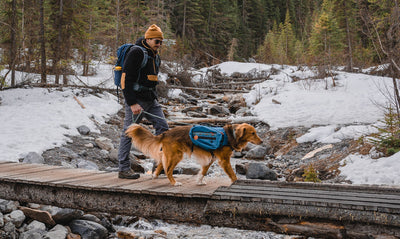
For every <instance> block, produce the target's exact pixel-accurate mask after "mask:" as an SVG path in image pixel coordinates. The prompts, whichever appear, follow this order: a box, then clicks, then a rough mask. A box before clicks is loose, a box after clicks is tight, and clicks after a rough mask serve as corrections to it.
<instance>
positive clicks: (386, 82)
mask: <svg viewBox="0 0 400 239" xmlns="http://www.w3.org/2000/svg"><path fill="white" fill-rule="evenodd" d="M95 67H96V68H97V75H95V76H91V77H81V76H78V78H79V80H78V78H77V77H75V76H71V77H70V81H72V82H76V84H82V83H80V82H82V81H83V82H84V83H85V84H87V85H98V84H100V83H102V86H103V87H108V88H113V87H114V86H113V77H112V66H111V65H108V64H101V63H99V64H97V65H96V66H95ZM213 67H219V68H220V69H221V73H222V74H226V75H230V74H232V73H234V72H239V73H249V72H250V73H253V74H254V73H260V72H262V71H269V70H270V69H271V68H275V69H277V70H278V71H276V72H277V73H276V74H274V75H271V76H270V80H268V81H265V82H263V83H260V84H257V85H255V86H254V87H253V89H252V91H251V92H250V93H248V94H246V95H244V97H245V99H246V101H247V104H248V105H251V106H252V107H251V108H252V111H253V113H254V114H255V115H256V117H257V118H258V119H259V120H260V121H264V122H266V123H268V124H269V125H271V127H272V128H280V127H288V126H308V127H309V126H313V125H318V126H316V127H313V128H312V129H311V130H310V131H309V132H308V133H307V134H305V135H303V136H301V137H300V138H298V139H297V140H298V142H314V141H315V142H321V143H334V142H339V141H340V140H342V139H345V138H355V139H357V138H359V137H360V136H362V135H366V134H370V133H372V132H376V128H374V127H373V126H374V125H377V124H378V122H379V120H381V119H383V111H382V107H379V105H385V104H386V103H387V96H388V95H387V94H385V93H382V92H386V91H385V89H386V88H388V89H389V91H390V87H391V79H390V78H386V77H378V76H370V75H367V74H355V73H346V72H342V71H337V72H335V73H337V75H336V80H335V82H336V85H337V86H336V87H333V86H332V79H331V78H326V79H310V78H309V77H310V76H314V75H315V72H313V71H312V70H309V69H304V68H299V67H294V66H280V65H265V64H256V63H238V62H225V63H222V64H219V65H216V66H213ZM206 71H207V69H206V68H205V69H200V70H198V71H196V74H197V75H200V76H201V74H203V75H204V74H205V73H206ZM0 74H3V75H4V74H5V70H3V71H2V72H1V73H0ZM17 77H18V81H19V82H20V81H24V80H26V79H33V80H34V81H39V75H34V74H26V73H18V74H17ZM163 78H165V76H164V75H162V76H161V79H163ZM294 78H302V79H307V80H300V81H293V79H294ZM50 80H52V78H51V77H50ZM7 81H9V76H8V78H7ZM177 93H179V90H178V91H174V93H173V94H177ZM173 94H172V95H173ZM0 97H1V104H0V122H1V126H0V161H17V160H18V158H21V157H23V156H24V155H26V154H27V153H29V152H31V151H35V152H37V153H39V154H40V153H42V152H43V151H45V150H47V149H50V148H53V147H56V146H60V145H61V144H63V143H65V142H66V141H67V140H68V137H66V136H65V135H76V134H78V131H77V129H76V128H77V127H78V126H80V125H87V126H88V127H89V128H91V130H92V131H97V130H98V129H97V128H96V124H95V123H93V121H92V119H95V120H96V121H97V122H100V123H102V122H104V121H105V120H106V119H107V118H109V117H110V115H112V114H114V113H116V112H117V111H118V110H119V109H120V105H119V104H118V103H117V98H116V97H115V96H113V95H111V94H109V93H103V94H100V95H97V96H94V95H91V94H82V91H81V90H78V89H64V90H62V91H60V90H57V89H38V88H26V89H12V90H5V91H0ZM78 101H79V102H81V103H82V104H83V105H84V107H85V108H82V107H81V105H80V104H79V103H78ZM277 102H278V103H277ZM338 128H340V130H337V129H338ZM340 170H341V172H342V175H343V176H345V177H347V179H348V180H351V181H352V182H353V183H356V184H388V185H392V184H394V185H398V184H399V183H400V177H399V176H400V153H397V154H395V155H393V156H391V157H388V158H380V159H371V158H370V157H369V156H361V155H350V156H348V157H347V158H345V159H344V160H343V167H341V168H340Z"/></svg>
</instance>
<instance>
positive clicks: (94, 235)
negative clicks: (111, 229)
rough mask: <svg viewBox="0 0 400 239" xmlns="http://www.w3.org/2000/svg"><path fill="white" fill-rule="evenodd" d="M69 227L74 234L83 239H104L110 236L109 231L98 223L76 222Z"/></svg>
mask: <svg viewBox="0 0 400 239" xmlns="http://www.w3.org/2000/svg"><path fill="white" fill-rule="evenodd" d="M69 227H70V228H71V231H72V232H73V233H76V234H79V235H81V237H82V239H103V238H107V235H108V232H107V229H106V228H105V227H103V226H102V225H100V224H99V223H97V222H92V221H85V220H74V221H72V222H71V223H70V224H69Z"/></svg>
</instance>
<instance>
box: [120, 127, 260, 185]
mask: <svg viewBox="0 0 400 239" xmlns="http://www.w3.org/2000/svg"><path fill="white" fill-rule="evenodd" d="M191 127H192V126H190V125H188V126H177V127H175V128H172V129H170V130H167V131H165V132H164V133H162V134H160V135H158V136H155V135H153V134H152V133H151V132H150V131H149V130H147V129H146V128H144V127H142V126H140V125H138V124H132V125H131V126H129V128H128V129H127V130H126V132H125V133H126V135H127V136H129V137H130V138H132V143H133V144H134V145H135V147H136V148H137V149H138V150H140V151H142V152H143V153H144V154H145V155H147V156H149V157H151V158H154V159H155V160H156V161H157V163H158V166H157V168H156V170H155V171H154V173H153V178H157V177H158V175H159V174H160V173H161V170H162V169H164V171H165V174H166V175H167V177H168V179H169V181H170V182H171V184H172V185H174V186H180V185H182V184H181V183H179V182H177V181H175V179H174V177H173V176H172V172H173V170H174V168H175V167H176V165H177V164H178V163H179V162H180V161H181V160H182V159H183V156H184V155H185V154H186V155H188V156H189V157H191V156H194V157H195V159H196V161H197V162H198V163H199V164H200V165H201V166H202V170H200V172H199V174H198V179H197V184H198V185H204V184H205V182H204V176H205V175H206V173H207V171H208V169H209V168H210V166H211V164H212V163H213V162H214V161H215V160H216V159H218V164H219V165H220V166H221V167H222V168H223V169H224V171H225V173H226V174H227V175H228V176H229V178H230V179H231V180H232V182H234V181H236V180H237V177H236V174H235V172H234V171H233V169H232V166H231V163H230V158H231V155H232V151H233V150H236V151H241V150H242V149H243V148H244V147H246V145H247V143H248V142H251V143H253V144H261V143H262V140H261V139H260V137H258V135H257V132H256V130H255V128H254V127H253V126H251V125H249V124H246V123H243V124H227V125H225V126H224V127H223V128H224V130H225V132H226V134H227V136H228V142H229V144H230V145H229V146H223V147H221V148H218V149H216V150H214V151H213V152H212V153H211V152H208V151H206V150H204V149H202V148H200V147H197V146H195V145H193V143H192V141H191V140H190V136H189V131H190V128H191Z"/></svg>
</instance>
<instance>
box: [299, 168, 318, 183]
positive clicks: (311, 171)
mask: <svg viewBox="0 0 400 239" xmlns="http://www.w3.org/2000/svg"><path fill="white" fill-rule="evenodd" d="M303 177H305V178H304V181H305V182H314V183H319V182H321V179H319V178H318V172H317V170H315V168H314V167H313V165H312V164H310V165H309V166H308V167H307V168H306V169H305V170H304V174H303Z"/></svg>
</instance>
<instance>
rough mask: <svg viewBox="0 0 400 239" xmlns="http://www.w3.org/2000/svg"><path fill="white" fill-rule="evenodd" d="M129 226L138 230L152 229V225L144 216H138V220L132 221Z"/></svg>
mask: <svg viewBox="0 0 400 239" xmlns="http://www.w3.org/2000/svg"><path fill="white" fill-rule="evenodd" d="M129 227H131V228H135V229H139V230H153V229H154V228H153V225H151V223H150V222H149V221H147V220H146V219H144V218H140V219H139V221H137V222H135V223H133V224H132V225H130V226H129Z"/></svg>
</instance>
